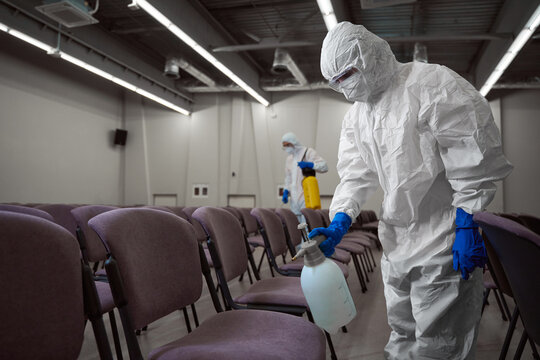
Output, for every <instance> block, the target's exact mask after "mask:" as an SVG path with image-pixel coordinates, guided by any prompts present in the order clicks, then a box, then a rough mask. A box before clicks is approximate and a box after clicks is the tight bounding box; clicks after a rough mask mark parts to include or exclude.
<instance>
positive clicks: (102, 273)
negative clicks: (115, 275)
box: [94, 269, 107, 277]
mask: <svg viewBox="0 0 540 360" xmlns="http://www.w3.org/2000/svg"><path fill="white" fill-rule="evenodd" d="M94 275H95V276H103V277H107V271H105V269H99V270H98V271H96V273H95V274H94Z"/></svg>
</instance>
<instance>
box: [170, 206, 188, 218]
mask: <svg viewBox="0 0 540 360" xmlns="http://www.w3.org/2000/svg"><path fill="white" fill-rule="evenodd" d="M168 208H169V209H170V210H171V211H172V212H173V213H174V214H175V215H176V216H180V217H181V218H182V219H184V220H187V221H189V219H188V217H187V215H186V213H185V212H184V211H183V210H182V209H183V208H184V207H183V206H168Z"/></svg>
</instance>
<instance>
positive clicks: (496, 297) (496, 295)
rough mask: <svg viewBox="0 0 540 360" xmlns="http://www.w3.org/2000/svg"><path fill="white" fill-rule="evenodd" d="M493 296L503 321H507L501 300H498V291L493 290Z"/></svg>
mask: <svg viewBox="0 0 540 360" xmlns="http://www.w3.org/2000/svg"><path fill="white" fill-rule="evenodd" d="M493 294H495V300H496V301H497V305H498V306H499V310H500V311H501V316H502V319H503V321H508V318H507V317H506V312H505V311H504V308H503V306H502V303H501V299H500V298H499V289H493ZM500 296H503V294H502V293H501V294H500Z"/></svg>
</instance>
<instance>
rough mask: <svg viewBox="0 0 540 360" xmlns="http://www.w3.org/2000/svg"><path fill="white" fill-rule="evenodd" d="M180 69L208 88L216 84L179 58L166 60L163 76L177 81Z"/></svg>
mask: <svg viewBox="0 0 540 360" xmlns="http://www.w3.org/2000/svg"><path fill="white" fill-rule="evenodd" d="M180 69H182V70H184V71H185V72H187V73H188V74H190V75H191V76H193V77H194V78H196V79H197V80H199V81H201V82H202V83H204V84H206V85H208V86H210V87H213V86H216V82H215V81H214V80H212V79H211V78H210V77H209V76H208V75H206V74H205V73H203V72H202V71H200V70H199V69H197V68H196V67H194V66H193V65H191V64H190V63H188V62H187V61H186V60H184V59H182V58H179V57H169V58H167V61H166V62H165V70H164V71H163V75H165V76H166V77H169V78H173V79H178V78H179V77H180Z"/></svg>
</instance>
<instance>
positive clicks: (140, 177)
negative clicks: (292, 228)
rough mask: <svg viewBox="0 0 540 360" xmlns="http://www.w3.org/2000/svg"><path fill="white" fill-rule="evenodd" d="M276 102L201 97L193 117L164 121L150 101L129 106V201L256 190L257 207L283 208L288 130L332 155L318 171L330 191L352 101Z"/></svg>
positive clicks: (213, 198) (278, 98)
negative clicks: (201, 188)
mask: <svg viewBox="0 0 540 360" xmlns="http://www.w3.org/2000/svg"><path fill="white" fill-rule="evenodd" d="M272 100H273V102H272V105H271V106H269V107H268V108H265V107H264V106H262V105H260V104H258V103H256V102H254V101H253V100H252V99H251V98H250V97H249V96H247V95H245V94H240V93H236V94H197V95H196V96H195V101H196V105H195V107H194V112H193V114H192V116H191V117H190V118H189V119H187V118H185V117H183V116H176V118H173V117H171V118H168V119H165V115H164V114H161V115H160V114H159V112H158V109H154V110H153V111H152V112H151V113H150V112H149V111H148V109H147V108H148V107H149V105H150V104H148V103H145V104H144V105H141V104H140V101H139V102H137V101H135V100H133V101H132V102H131V103H129V104H128V103H126V119H127V120H126V128H127V129H128V130H129V131H130V136H131V135H132V132H134V136H135V138H136V139H135V140H134V138H133V137H131V140H134V141H135V144H129V143H128V144H127V146H126V194H128V195H126V203H128V204H130V203H145V202H146V203H151V202H152V197H153V195H154V194H157V193H165V194H177V199H178V201H177V203H178V205H185V206H204V205H218V206H225V205H227V196H228V195H229V194H232V195H253V196H255V198H256V206H263V207H280V206H285V205H283V204H282V203H281V201H280V199H279V198H278V196H277V188H278V186H279V185H282V184H283V178H284V164H285V157H286V153H285V152H284V151H283V150H282V149H281V136H282V135H283V134H284V133H286V132H288V131H293V132H295V133H296V134H297V136H298V137H299V139H300V141H301V142H302V143H303V144H304V145H306V146H310V147H314V148H315V149H316V150H317V151H318V152H319V154H321V156H323V158H325V159H326V161H327V162H328V167H329V171H328V173H326V174H321V175H319V176H318V180H319V187H320V191H321V194H323V195H332V194H333V192H334V189H335V187H336V185H337V183H338V181H339V178H338V175H337V172H336V164H337V150H338V139H339V132H340V129H341V121H342V119H343V117H344V115H345V113H346V111H347V110H348V109H349V107H350V104H349V103H348V102H346V101H345V100H344V99H343V98H342V97H341V96H340V95H339V94H337V93H334V92H332V91H316V92H303V93H283V94H273V99H272ZM314 104H315V106H314ZM143 113H144V115H143ZM133 114H136V115H133ZM143 129H144V131H143ZM145 154H146V155H145ZM130 159H135V160H136V161H137V164H133V163H132V161H134V160H130ZM233 173H234V175H233ZM182 175H184V176H182ZM194 184H208V185H209V194H208V197H205V198H196V197H193V196H192V188H193V185H194ZM129 194H131V195H129ZM381 201H382V191H379V192H378V193H377V194H376V195H375V196H374V197H373V198H372V199H371V200H370V202H369V203H368V205H367V206H366V208H370V209H375V210H378V209H379V208H380V203H381Z"/></svg>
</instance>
